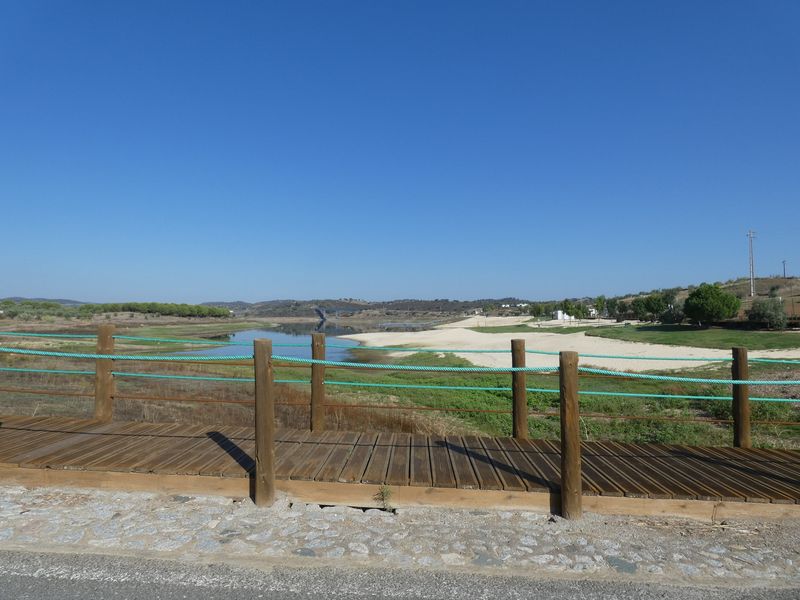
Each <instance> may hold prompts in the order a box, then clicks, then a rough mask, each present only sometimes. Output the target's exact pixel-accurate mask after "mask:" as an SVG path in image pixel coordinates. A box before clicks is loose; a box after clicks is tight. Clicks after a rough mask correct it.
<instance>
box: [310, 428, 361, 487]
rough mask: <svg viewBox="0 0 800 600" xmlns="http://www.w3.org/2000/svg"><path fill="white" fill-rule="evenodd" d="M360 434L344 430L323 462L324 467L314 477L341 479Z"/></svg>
mask: <svg viewBox="0 0 800 600" xmlns="http://www.w3.org/2000/svg"><path fill="white" fill-rule="evenodd" d="M358 437H359V434H357V433H352V432H343V433H342V435H341V436H340V438H339V439H338V440H337V441H336V442H335V443H334V447H333V450H332V451H331V453H330V455H329V456H328V459H327V460H326V461H325V462H324V463H323V465H322V468H320V470H319V472H318V473H317V474H316V476H315V477H314V479H315V481H339V474H340V473H341V472H342V469H344V466H345V464H347V460H348V459H349V458H350V454H351V453H352V452H353V449H354V448H355V444H356V442H357V441H358Z"/></svg>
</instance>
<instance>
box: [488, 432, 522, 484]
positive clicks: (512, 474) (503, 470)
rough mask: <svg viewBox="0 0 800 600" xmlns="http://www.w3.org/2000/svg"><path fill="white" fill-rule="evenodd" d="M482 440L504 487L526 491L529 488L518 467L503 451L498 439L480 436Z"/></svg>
mask: <svg viewBox="0 0 800 600" xmlns="http://www.w3.org/2000/svg"><path fill="white" fill-rule="evenodd" d="M480 441H481V444H482V445H483V449H484V450H485V451H486V454H487V456H488V457H489V460H490V461H491V464H492V467H493V468H494V472H495V475H497V478H498V479H499V480H500V484H501V485H502V486H503V489H504V490H513V491H517V492H522V491H525V490H526V489H527V488H526V487H525V483H524V482H523V481H522V477H520V475H519V473H517V469H516V468H515V467H514V465H513V464H511V460H510V459H509V457H508V456H507V455H506V453H505V451H503V449H502V447H501V446H500V444H499V443H498V442H497V440H496V439H494V438H489V437H484V438H480Z"/></svg>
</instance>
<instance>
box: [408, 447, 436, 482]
mask: <svg viewBox="0 0 800 600" xmlns="http://www.w3.org/2000/svg"><path fill="white" fill-rule="evenodd" d="M410 481H411V485H413V486H421V487H430V486H431V485H432V484H433V476H432V474H431V455H430V450H429V449H428V436H427V435H420V434H414V435H412V436H411V478H410Z"/></svg>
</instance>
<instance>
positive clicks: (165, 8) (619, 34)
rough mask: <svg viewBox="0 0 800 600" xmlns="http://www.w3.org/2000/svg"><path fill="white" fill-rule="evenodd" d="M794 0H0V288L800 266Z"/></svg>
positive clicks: (182, 288)
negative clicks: (752, 235)
mask: <svg viewBox="0 0 800 600" xmlns="http://www.w3.org/2000/svg"><path fill="white" fill-rule="evenodd" d="M799 27H800V3H797V2H794V1H779V0H771V1H770V2H757V1H753V2H732V1H720V2H703V3H698V2H639V1H631V2H622V1H616V2H603V3H598V2H591V1H586V2H544V1H543V2H533V1H531V2H489V1H486V2H465V1H458V2H427V1H426V2H399V1H396V2H388V1H387V2H373V1H369V2H367V1H365V2H307V1H299V2H283V3H273V2H195V1H192V2H189V1H187V2H145V1H141V2H99V1H98V2H80V1H63V2H62V1H49V2H37V1H31V0H25V1H15V0H5V1H4V2H3V3H2V4H0V219H1V221H0V222H1V223H2V243H3V249H4V251H3V254H2V259H0V297H3V296H14V295H22V296H45V297H68V298H76V299H83V300H93V301H116V300H161V301H186V302H202V301H210V300H237V299H242V300H250V301H254V300H262V299H269V298H289V297H295V298H313V297H361V298H367V299H390V298H405V297H421V298H445V297H448V298H483V297H502V296H518V297H524V298H530V299H548V298H563V297H573V296H583V295H597V294H607V295H613V294H617V293H623V292H629V291H638V290H646V289H651V288H655V287H669V286H673V285H681V284H688V283H699V282H702V281H716V280H725V279H729V278H733V277H738V276H744V275H746V274H747V240H746V238H745V233H746V232H747V230H748V229H754V230H756V231H757V232H758V238H757V239H756V270H757V273H758V274H762V275H766V274H773V273H778V272H780V270H781V260H784V259H785V260H787V261H788V263H787V264H788V270H789V272H790V273H798V272H800V251H798V242H797V239H798V236H797V228H798V222H800V219H799V217H800V108H798V107H800V36H798V35H797V31H798V28H799Z"/></svg>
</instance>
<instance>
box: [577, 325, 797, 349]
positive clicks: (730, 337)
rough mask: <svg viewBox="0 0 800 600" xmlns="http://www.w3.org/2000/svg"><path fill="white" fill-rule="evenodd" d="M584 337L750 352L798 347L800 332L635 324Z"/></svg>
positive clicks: (606, 328) (588, 332)
mask: <svg viewBox="0 0 800 600" xmlns="http://www.w3.org/2000/svg"><path fill="white" fill-rule="evenodd" d="M586 335H589V336H595V337H603V338H610V339H614V340H625V341H628V342H644V343H648V344H669V345H674V346H693V347H697V348H721V349H722V348H724V349H729V348H732V347H734V346H744V347H745V348H748V349H750V350H770V349H786V348H800V332H795V331H748V330H742V329H723V328H721V327H709V328H699V327H693V326H690V325H639V326H629V327H597V328H594V329H592V330H591V331H587V332H586Z"/></svg>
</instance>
